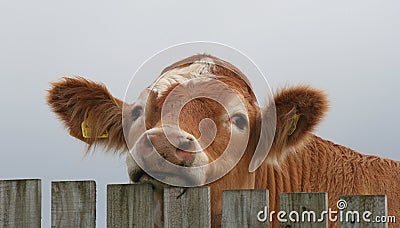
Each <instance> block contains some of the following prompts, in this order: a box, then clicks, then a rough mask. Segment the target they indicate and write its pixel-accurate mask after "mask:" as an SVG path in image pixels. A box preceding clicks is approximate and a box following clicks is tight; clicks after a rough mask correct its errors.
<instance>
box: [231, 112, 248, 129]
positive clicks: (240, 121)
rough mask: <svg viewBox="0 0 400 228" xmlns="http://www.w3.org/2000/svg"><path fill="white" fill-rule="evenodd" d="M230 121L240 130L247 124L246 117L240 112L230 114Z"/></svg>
mask: <svg viewBox="0 0 400 228" xmlns="http://www.w3.org/2000/svg"><path fill="white" fill-rule="evenodd" d="M231 122H232V123H233V124H235V125H236V127H238V128H239V129H240V130H243V129H244V128H245V127H246V126H247V119H246V117H245V116H243V115H242V114H238V115H234V116H232V118H231Z"/></svg>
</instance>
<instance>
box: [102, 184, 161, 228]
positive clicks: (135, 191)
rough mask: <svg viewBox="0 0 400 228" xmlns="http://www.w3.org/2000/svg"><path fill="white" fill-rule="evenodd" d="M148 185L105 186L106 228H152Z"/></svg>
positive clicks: (149, 187) (151, 196) (150, 196)
mask: <svg viewBox="0 0 400 228" xmlns="http://www.w3.org/2000/svg"><path fill="white" fill-rule="evenodd" d="M153 213H154V212H153V188H152V187H151V185H149V184H110V185H107V227H109V228H110V227H124V228H130V227H140V228H142V227H143V228H147V227H154V218H153Z"/></svg>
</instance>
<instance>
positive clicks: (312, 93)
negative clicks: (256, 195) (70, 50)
mask: <svg viewBox="0 0 400 228" xmlns="http://www.w3.org/2000/svg"><path fill="white" fill-rule="evenodd" d="M204 57H207V58H211V59H212V60H213V61H214V63H215V65H214V66H213V67H212V69H211V70H212V73H213V74H214V75H215V76H216V79H217V80H220V81H222V82H224V83H226V84H227V85H229V86H231V87H232V88H233V89H235V90H236V91H237V92H238V93H239V94H241V96H242V97H243V98H244V99H245V103H246V104H245V105H246V107H247V109H248V112H249V115H250V116H249V119H250V129H251V137H250V141H249V143H248V145H247V149H246V151H245V153H244V155H243V157H242V159H241V160H240V161H239V163H238V165H237V166H236V167H235V168H234V169H233V170H231V171H230V172H229V173H228V174H227V175H226V176H224V177H223V178H221V179H219V180H217V181H215V182H213V183H211V184H209V186H210V187H211V198H212V200H211V213H212V226H213V227H219V226H220V222H221V207H222V205H221V198H222V197H221V195H222V190H228V189H260V188H263V189H265V188H266V189H269V192H270V210H275V211H278V210H279V193H281V192H328V195H329V206H330V207H331V208H332V209H335V208H336V207H335V203H336V201H337V200H338V197H339V195H348V194H386V195H387V196H388V202H389V215H395V216H397V217H400V210H399V203H398V202H399V199H400V185H399V184H398V183H397V180H398V178H399V175H400V164H399V162H397V161H392V160H389V159H383V158H379V157H376V156H368V155H362V154H360V153H358V152H355V151H353V150H351V149H349V148H346V147H344V146H340V145H337V144H334V143H332V142H330V141H326V140H324V139H321V138H319V137H317V136H315V135H313V134H312V131H313V130H314V129H315V127H316V126H317V124H318V123H319V122H320V121H321V119H322V118H323V116H324V114H325V112H326V111H327V109H328V101H327V98H326V95H325V93H324V92H322V91H320V90H316V89H313V88H310V87H307V86H299V87H293V88H285V89H282V90H281V91H279V92H278V93H277V94H276V95H275V105H276V112H277V126H276V135H275V138H274V142H273V145H272V147H271V150H270V153H269V154H268V157H267V162H265V163H263V165H262V166H261V167H260V168H259V169H257V170H256V171H255V172H253V173H249V172H248V167H249V163H250V160H251V158H252V156H253V153H254V149H255V146H256V144H257V142H258V137H259V135H260V130H261V129H259V128H258V127H257V126H259V120H260V119H259V118H258V117H259V116H260V115H261V114H260V112H263V115H265V116H267V115H266V114H267V112H268V111H270V110H269V109H265V110H260V108H259V107H257V106H256V104H255V102H254V101H255V96H254V94H253V92H252V90H251V87H250V86H249V85H247V84H246V81H247V79H246V77H245V76H244V75H243V74H242V73H241V72H240V70H238V69H237V68H236V67H234V66H233V65H231V64H229V63H227V62H224V61H223V60H220V59H218V58H216V57H212V56H209V55H195V56H192V57H189V58H187V59H184V60H182V61H179V62H177V63H175V64H173V65H171V66H169V67H167V68H166V69H165V70H164V71H163V73H165V72H168V71H169V70H172V69H174V68H182V67H186V66H189V65H190V64H192V63H193V62H194V61H198V60H201V59H203V58H204ZM173 87H174V86H171V87H170V88H169V89H168V90H167V91H166V92H164V94H163V95H162V96H161V97H160V98H156V97H157V96H156V94H152V95H151V99H150V101H149V103H148V107H147V109H148V110H149V111H148V112H146V115H148V117H149V118H150V119H151V121H149V122H147V123H146V125H147V127H148V128H152V127H155V126H159V125H160V122H159V119H160V108H161V105H162V104H163V101H164V99H165V96H166V95H167V94H168V93H169V92H170V91H171V90H172V89H173ZM48 103H49V104H50V106H51V107H52V110H53V111H54V112H55V113H57V115H58V116H59V117H60V119H61V120H62V121H63V122H64V123H65V125H66V126H67V127H68V128H69V129H70V130H71V132H72V134H73V135H74V136H75V137H77V138H79V139H81V140H83V141H85V142H87V143H89V145H93V144H96V143H100V144H103V145H105V146H106V147H107V148H108V149H123V150H126V146H125V140H124V137H123V133H122V123H121V122H122V104H123V103H122V101H120V100H118V99H116V98H114V97H112V96H111V95H110V93H109V92H108V91H107V90H106V88H105V87H104V86H103V85H100V84H96V83H94V82H91V81H88V80H86V79H83V78H76V79H71V78H64V80H62V81H60V82H57V83H53V84H52V89H51V90H49V96H48ZM222 112H224V111H223V109H222V108H221V107H220V106H219V105H218V104H217V103H216V102H213V101H211V100H207V99H196V100H193V101H191V102H189V103H188V104H186V106H185V107H184V109H183V110H182V113H181V117H180V118H181V119H180V124H181V127H182V128H183V129H184V130H185V131H187V132H189V133H191V134H192V135H194V136H195V137H198V136H199V131H198V124H199V122H200V120H201V119H203V118H206V117H207V118H212V119H213V120H214V121H215V122H216V123H218V126H217V128H218V129H219V131H218V135H217V140H216V141H214V142H213V144H212V145H211V146H210V148H207V154H208V155H209V157H210V159H211V161H212V160H215V159H216V158H217V157H218V156H219V155H220V152H221V151H223V150H224V148H225V147H226V142H227V140H229V135H227V134H225V133H224V132H223V130H220V129H222V127H221V125H220V124H221V123H223V122H224V121H225V120H224V119H219V118H218V116H219V114H221V113H222ZM88 114H90V115H88ZM295 115H299V116H300V118H299V120H298V123H297V127H296V129H295V130H294V132H293V133H292V134H290V130H291V129H292V128H293V125H294V121H295V120H294V118H295ZM85 118H86V119H88V120H89V121H90V123H91V125H92V126H93V128H94V129H95V132H96V134H101V132H103V131H105V130H108V131H109V133H110V138H109V139H83V138H82V134H81V131H80V124H81V122H82V121H83V120H85ZM263 130H264V129H263ZM261 140H262V139H261ZM331 225H332V224H331ZM277 226H278V224H277V219H275V220H274V223H273V227H277ZM336 226H337V224H335V227H336Z"/></svg>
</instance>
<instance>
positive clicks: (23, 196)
mask: <svg viewBox="0 0 400 228" xmlns="http://www.w3.org/2000/svg"><path fill="white" fill-rule="evenodd" d="M41 194H42V193H41V180H0V227H11V228H13V227H18V228H19V227H35V228H36V227H41V200H42V196H41Z"/></svg>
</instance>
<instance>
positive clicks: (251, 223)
mask: <svg viewBox="0 0 400 228" xmlns="http://www.w3.org/2000/svg"><path fill="white" fill-rule="evenodd" d="M268 214H269V192H268V190H228V191H222V227H229V228H230V227H238V228H239V227H269V219H268ZM265 216H266V217H265ZM258 217H260V218H261V221H259V220H258ZM263 218H267V219H266V220H265V221H262V219H263Z"/></svg>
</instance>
